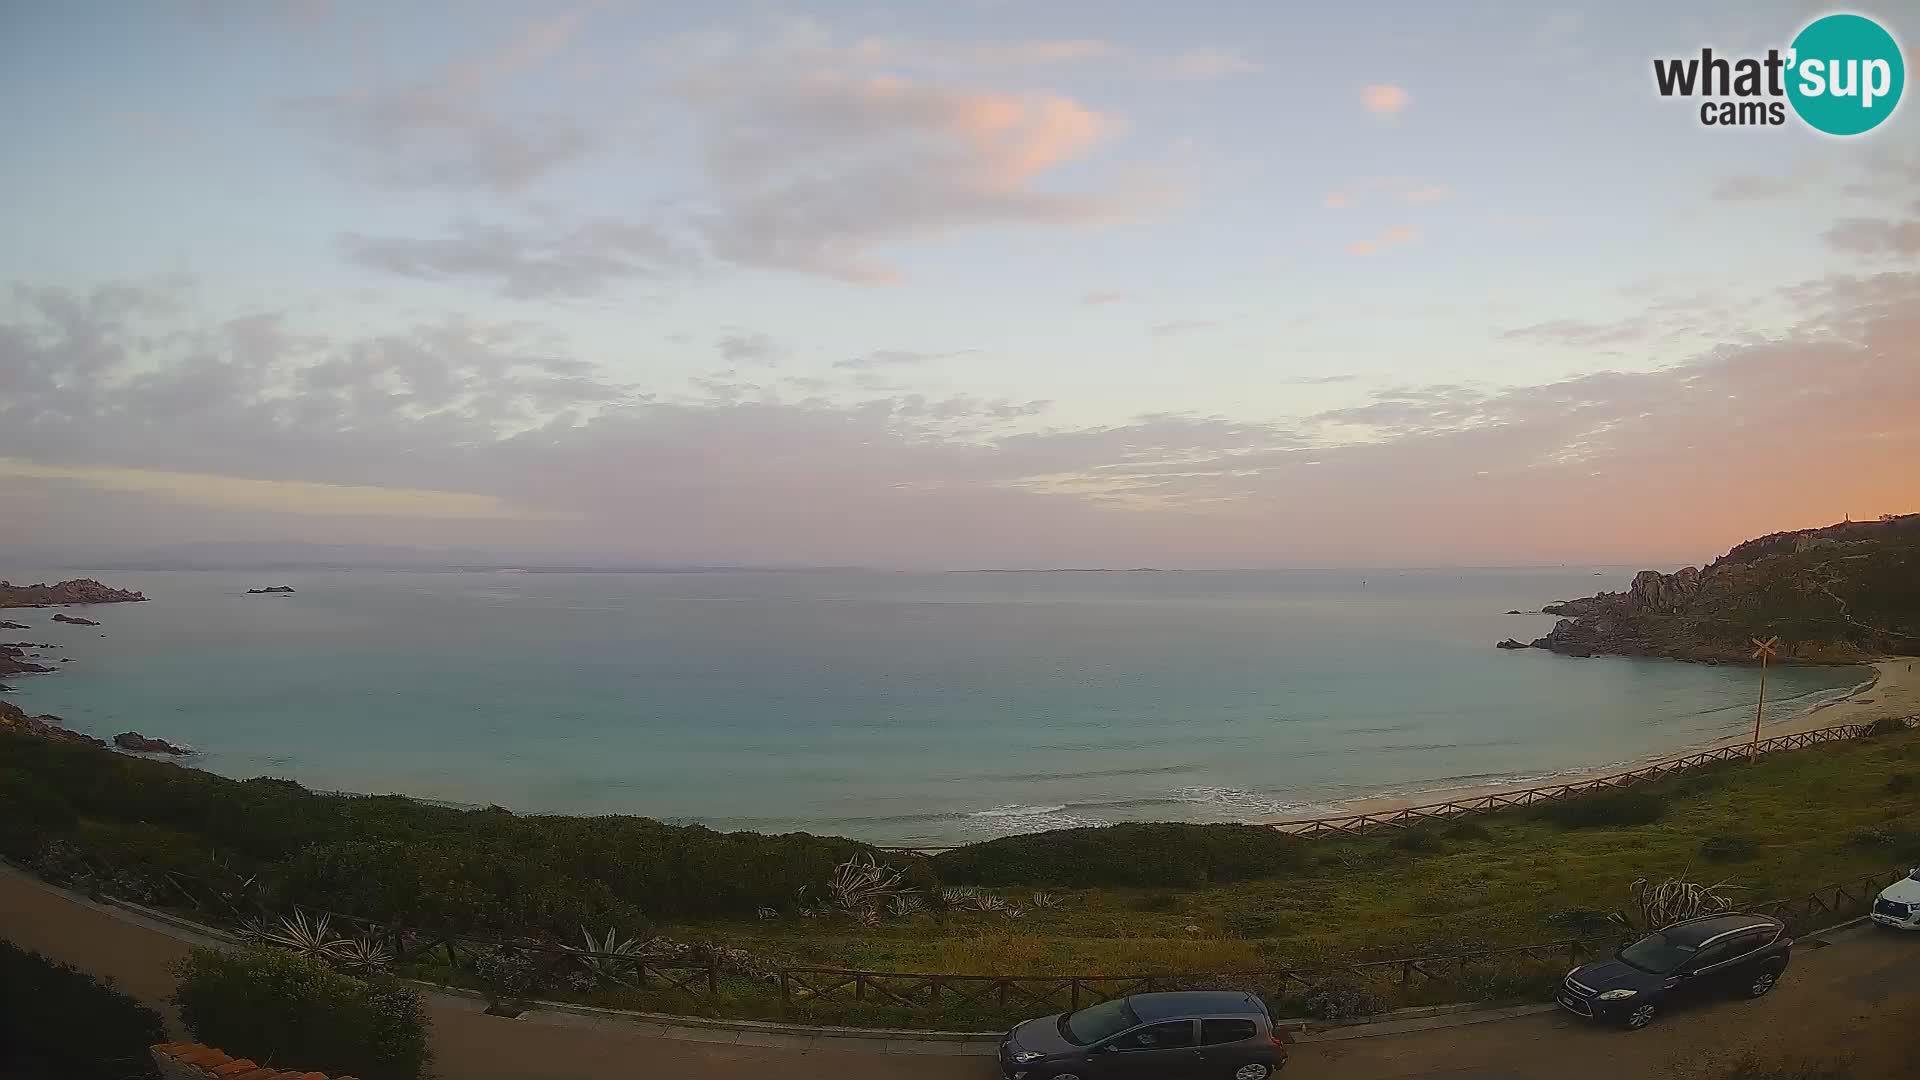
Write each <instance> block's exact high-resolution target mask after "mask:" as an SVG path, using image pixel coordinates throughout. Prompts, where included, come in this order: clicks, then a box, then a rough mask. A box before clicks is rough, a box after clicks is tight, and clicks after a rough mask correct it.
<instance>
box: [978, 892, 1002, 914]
mask: <svg viewBox="0 0 1920 1080" xmlns="http://www.w3.org/2000/svg"><path fill="white" fill-rule="evenodd" d="M973 906H974V907H976V908H979V909H980V910H981V911H1005V910H1007V908H1008V907H1009V906H1010V905H1009V904H1008V903H1007V898H1006V897H1004V896H1001V895H1000V894H999V893H991V892H983V893H981V894H979V895H978V896H975V897H974V898H973Z"/></svg>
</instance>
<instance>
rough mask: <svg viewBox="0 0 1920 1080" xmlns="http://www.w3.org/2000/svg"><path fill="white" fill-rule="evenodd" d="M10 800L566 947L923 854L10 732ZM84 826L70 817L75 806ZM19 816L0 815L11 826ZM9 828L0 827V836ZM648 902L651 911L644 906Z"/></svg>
mask: <svg viewBox="0 0 1920 1080" xmlns="http://www.w3.org/2000/svg"><path fill="white" fill-rule="evenodd" d="M0 739H5V740H6V743H5V747H4V753H3V754H0V760H3V761H5V762H6V763H7V766H8V767H7V768H5V769H0V800H4V805H5V806H7V807H9V808H11V807H14V806H16V805H20V806H24V807H28V808H29V809H30V812H31V814H32V815H33V816H34V817H35V818H36V820H40V821H44V822H45V824H43V825H32V826H27V827H19V826H14V828H13V839H12V841H11V843H12V845H13V846H14V847H16V848H20V849H23V850H24V849H25V848H26V847H28V846H29V844H30V843H33V844H38V843H41V842H44V840H46V839H48V838H57V839H61V840H64V841H67V842H70V843H73V844H75V845H78V846H80V847H82V848H84V849H85V850H86V851H87V852H88V853H89V854H90V855H91V856H94V857H96V860H95V861H100V862H104V863H107V864H110V865H113V866H115V867H126V868H129V869H131V870H137V871H139V872H140V873H141V874H142V875H144V876H145V877H146V878H149V879H153V880H164V878H165V874H166V873H168V872H171V873H173V874H177V875H179V876H181V877H182V878H185V879H188V880H192V881H196V882H199V881H207V880H209V879H215V880H218V881H219V882H220V883H221V887H222V889H227V890H229V891H230V889H231V888H238V887H239V886H240V885H241V883H243V882H245V881H246V880H248V879H249V878H251V879H253V880H254V882H255V884H254V886H252V887H253V888H256V889H259V890H261V891H262V892H263V894H264V897H263V898H266V899H271V900H276V901H279V902H281V903H299V904H303V905H307V906H312V907H319V908H330V909H333V910H337V911H344V912H347V913H349V914H353V915H359V916H363V917H367V918H373V919H380V920H384V921H389V922H411V923H415V924H419V925H425V926H428V927H430V928H432V929H438V930H447V931H459V932H475V933H479V932H487V933H540V934H544V935H547V936H549V937H553V938H558V939H561V940H571V939H572V938H573V937H574V935H576V934H577V933H578V930H579V927H580V926H581V925H582V924H587V925H596V926H604V925H618V926H620V927H621V928H622V929H623V930H629V931H637V930H638V929H640V928H641V925H642V920H643V918H644V917H645V916H651V917H654V918H710V917H716V916H730V915H752V914H753V913H754V911H755V910H756V909H757V908H759V907H763V906H764V907H772V908H782V909H784V908H786V907H789V906H790V905H791V904H792V903H793V899H794V896H795V894H796V893H797V892H798V891H799V889H800V888H801V887H802V886H806V887H808V888H810V889H812V890H813V891H814V892H815V894H818V893H819V891H820V890H821V889H822V888H824V886H825V884H826V881H827V879H828V877H829V875H830V874H831V873H832V872H833V868H834V866H835V865H837V864H839V863H842V862H845V861H846V860H847V859H849V858H851V857H853V856H854V855H856V854H862V853H864V854H869V855H873V856H875V857H876V858H878V859H880V860H881V861H883V862H891V863H893V864H895V865H897V866H899V867H900V868H901V869H903V870H904V871H905V873H906V880H907V884H909V885H911V886H912V887H914V888H915V889H917V890H918V891H919V892H920V893H921V894H922V895H928V894H931V893H933V892H935V891H937V888H938V881H937V880H936V879H935V878H934V875H933V871H932V869H931V868H930V867H929V865H928V864H927V860H924V859H907V858H904V857H891V856H887V855H884V854H882V853H879V852H876V851H875V850H874V849H873V848H871V847H869V846H867V845H865V844H861V843H858V842H856V841H853V840H847V839H843V838H839V837H825V836H812V835H809V834H806V833H788V834H784V835H778V836H768V835H761V834H757V833H722V832H716V831H714V830H712V829H708V828H705V827H702V826H698V825H668V824H666V823H664V822H660V821H655V820H652V819H649V818H640V817H624V816H608V817H592V818H586V817H562V816H546V815H519V814H512V813H509V812H507V811H505V810H501V809H499V808H497V807H495V808H490V809H486V810H462V809H456V808H452V807H444V806H434V805H429V804H426V803H421V802H416V801H414V800H411V799H406V798H402V797H399V796H375V797H358V796H347V795H331V794H319V793H315V792H310V791H307V790H306V789H304V788H302V787H300V786H299V785H298V784H294V783H292V782H290V781H286V780H277V779H257V780H247V781H236V780H229V779H226V778H225V777H220V776H214V775H212V774H210V773H206V772H202V771H199V770H197V769H190V768H183V767H181V766H179V765H175V764H173V763H171V762H160V761H147V760H143V759H139V758H134V757H131V756H128V755H124V754H115V753H112V752H110V751H105V750H99V749H96V748H93V747H87V746H75V745H71V744H62V743H56V742H52V741H49V740H45V739H34V738H29V737H26V736H16V735H11V734H5V733H0ZM76 815H77V817H78V818H79V819H80V820H79V821H78V822H77V823H76V822H75V816H76ZM16 816H25V815H24V814H23V815H15V814H0V822H10V821H13V820H14V819H15V817H16ZM4 829H5V826H3V825H0V830H4ZM643 913H644V916H643Z"/></svg>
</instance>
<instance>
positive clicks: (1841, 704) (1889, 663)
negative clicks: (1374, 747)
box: [1266, 656, 1920, 824]
mask: <svg viewBox="0 0 1920 1080" xmlns="http://www.w3.org/2000/svg"><path fill="white" fill-rule="evenodd" d="M1873 668H1874V677H1873V681H1872V683H1871V684H1870V685H1868V686H1866V687H1864V688H1862V689H1859V690H1856V691H1854V692H1853V693H1852V694H1849V695H1848V696H1846V697H1844V698H1841V699H1840V700H1838V701H1832V702H1828V703H1827V704H1825V705H1816V706H1814V707H1813V708H1812V709H1808V710H1807V711H1805V712H1801V713H1796V714H1794V715H1793V716H1789V717H1787V718H1786V719H1784V720H1776V721H1773V722H1772V723H1769V724H1766V725H1765V726H1763V727H1762V728H1761V730H1760V737H1761V738H1763V739H1770V738H1773V737H1775V736H1779V735H1793V734H1798V733H1799V732H1803V731H1814V730H1817V729H1819V728H1829V727H1838V726H1840V725H1843V724H1867V723H1872V722H1873V721H1874V720H1877V719H1879V718H1880V717H1883V716H1920V658H1916V657H1911V656H1896V657H1891V658H1889V659H1886V660H1880V661H1877V662H1876V663H1875V664H1874V665H1873ZM1751 738H1752V736H1751V735H1736V736H1732V737H1729V738H1725V739H1716V740H1714V741H1711V742H1704V743H1696V744H1693V745H1689V746H1682V747H1678V748H1675V749H1673V750H1669V751H1665V752H1662V753H1659V754H1650V755H1647V756H1645V757H1641V758H1636V759H1634V760H1633V762H1632V764H1630V765H1626V766H1620V765H1608V766H1602V767H1599V768H1594V769H1586V770H1580V771H1574V772H1568V773H1564V774H1562V775H1560V776H1556V777H1555V778H1554V779H1553V781H1552V783H1553V784H1574V783H1579V782H1580V781H1582V780H1591V779H1593V778H1595V777H1600V776H1610V775H1612V774H1614V773H1620V772H1626V771H1628V770H1629V769H1634V768H1639V767H1641V766H1643V765H1651V764H1653V763H1654V762H1658V761H1667V760H1669V759H1671V758H1676V757H1684V756H1685V755H1687V754H1690V753H1694V752H1696V751H1699V750H1708V749H1712V748H1714V747H1717V746H1738V745H1744V744H1745V743H1747V742H1748V741H1750V740H1751ZM1543 786H1550V785H1543V784H1542V783H1540V782H1539V781H1529V782H1525V783H1513V784H1484V785H1479V786H1472V787H1458V788H1444V789H1439V790H1434V791H1423V792H1419V793H1417V794H1414V795H1404V796H1402V795H1395V796H1382V797H1380V798H1373V799H1349V800H1346V801H1343V802H1338V803H1335V804H1333V809H1332V811H1331V812H1329V813H1328V814H1326V815H1324V816H1325V817H1347V816H1351V815H1354V814H1377V813H1382V812H1384V811H1389V810H1401V809H1405V808H1406V807H1410V806H1428V805H1432V804H1434V803H1440V802H1447V801H1455V802H1458V801H1460V800H1463V799H1473V798H1478V797H1479V796H1482V795H1493V794H1497V793H1500V792H1510V791H1525V790H1527V789H1528V788H1535V787H1543ZM1297 820H1302V819H1299V818H1278V817H1276V818H1270V819H1267V822H1266V823H1267V824H1281V823H1285V822H1287V821H1297Z"/></svg>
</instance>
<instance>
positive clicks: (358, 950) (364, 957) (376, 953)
mask: <svg viewBox="0 0 1920 1080" xmlns="http://www.w3.org/2000/svg"><path fill="white" fill-rule="evenodd" d="M333 945H334V951H333V953H332V957H333V961H334V963H335V964H337V965H338V966H339V967H340V969H341V970H343V971H346V972H348V973H350V974H354V975H372V974H375V973H376V972H382V971H385V970H387V968H389V967H391V966H392V964H393V954H392V953H390V952H388V951H387V947H386V946H385V945H382V944H381V943H379V942H377V941H375V940H373V938H371V937H358V938H342V939H341V940H339V941H336V942H334V943H333Z"/></svg>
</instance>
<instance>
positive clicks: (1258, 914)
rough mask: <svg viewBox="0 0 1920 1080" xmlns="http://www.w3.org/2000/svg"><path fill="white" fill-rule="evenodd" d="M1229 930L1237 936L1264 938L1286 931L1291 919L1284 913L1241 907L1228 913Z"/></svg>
mask: <svg viewBox="0 0 1920 1080" xmlns="http://www.w3.org/2000/svg"><path fill="white" fill-rule="evenodd" d="M1226 921H1227V931H1228V932H1229V933H1231V934H1233V935H1234V936H1235V937H1242V938H1263V937H1275V936H1278V935H1280V934H1284V933H1286V932H1287V931H1288V930H1289V929H1290V927H1291V924H1290V920H1288V919H1287V918H1286V917H1285V916H1284V915H1280V914H1276V913H1275V912H1271V911H1261V910H1259V909H1257V908H1253V909H1248V908H1239V909H1236V910H1234V911H1231V912H1229V913H1228V914H1227V920H1226Z"/></svg>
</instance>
